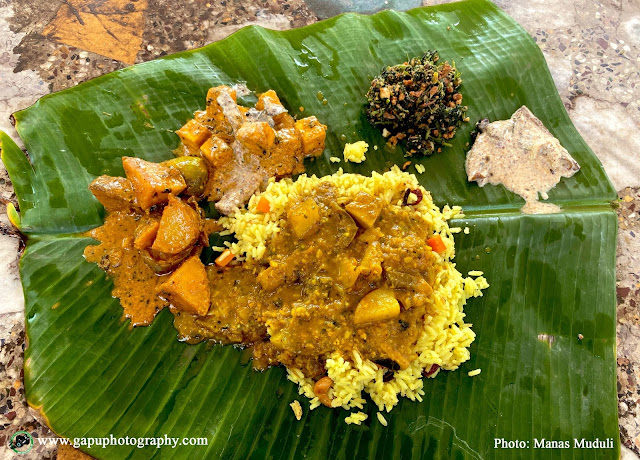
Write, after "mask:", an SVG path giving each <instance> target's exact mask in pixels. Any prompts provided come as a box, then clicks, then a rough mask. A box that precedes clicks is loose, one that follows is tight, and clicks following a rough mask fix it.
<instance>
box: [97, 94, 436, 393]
mask: <svg viewBox="0 0 640 460" xmlns="http://www.w3.org/2000/svg"><path fill="white" fill-rule="evenodd" d="M207 105H208V106H207V111H206V112H203V113H199V114H198V113H197V114H196V117H195V118H194V120H190V121H189V122H188V123H187V124H186V125H185V126H184V127H183V128H181V129H180V130H179V131H178V134H179V135H180V136H181V138H182V144H181V147H180V149H179V152H178V153H180V156H178V157H177V158H174V159H172V160H168V161H166V162H164V163H150V162H147V161H144V160H142V159H138V158H129V157H124V158H123V167H124V171H125V174H126V178H122V177H108V176H101V177H99V178H97V179H96V180H95V181H93V182H92V183H91V185H90V189H91V191H92V192H93V193H94V195H95V196H96V198H97V199H98V200H99V201H100V202H101V203H102V204H103V205H104V206H105V208H106V209H107V211H108V216H107V219H106V222H105V224H104V225H103V226H102V227H100V228H97V229H94V230H92V231H90V232H89V235H90V236H92V237H94V238H96V239H97V240H99V241H100V244H99V245H97V246H88V247H87V248H86V250H85V257H86V259H87V260H88V261H91V262H96V263H97V264H98V265H99V266H100V267H101V268H102V269H103V270H105V271H107V272H108V273H109V274H110V275H111V277H112V278H113V280H114V286H115V287H114V290H113V295H114V296H116V297H118V298H119V299H120V301H121V303H122V306H123V308H124V312H125V315H126V316H127V317H128V318H130V319H131V320H132V323H133V324H134V325H146V324H149V323H150V322H151V321H152V320H153V318H154V316H155V315H156V314H157V312H158V311H160V310H161V309H162V308H164V307H167V306H169V307H170V309H171V311H172V313H173V314H174V325H175V327H176V329H177V330H178V333H179V336H180V338H181V340H184V341H187V342H189V343H196V342H199V341H202V340H213V341H217V342H221V343H226V344H229V343H233V344H239V345H242V346H245V347H251V349H252V353H253V358H254V367H255V368H256V369H266V368H268V367H269V366H273V365H278V364H284V365H286V366H287V367H289V368H297V369H300V370H302V371H303V373H304V374H305V375H306V376H308V377H310V378H313V379H316V380H318V385H320V386H323V385H325V384H326V383H327V381H326V380H323V379H322V377H323V376H324V375H326V370H325V367H324V366H325V361H326V358H327V357H328V356H329V355H330V354H331V353H332V352H335V351H338V352H340V353H341V354H342V355H345V356H346V355H347V354H348V353H349V352H350V351H352V350H358V352H359V353H360V354H361V355H362V356H363V358H368V359H371V360H372V361H374V362H375V363H377V364H378V365H379V366H381V367H384V368H385V369H388V370H389V372H393V371H397V370H400V369H406V368H407V367H408V366H409V365H410V363H411V362H412V361H413V360H415V359H416V356H417V355H416V351H415V344H416V342H417V340H418V338H419V335H420V333H421V331H422V330H423V326H424V321H425V317H427V316H428V315H429V311H430V309H431V308H433V290H432V287H431V286H432V285H434V282H435V277H436V276H437V274H438V270H441V268H439V267H440V264H438V263H437V259H438V256H437V253H438V252H442V251H443V250H444V246H443V244H442V241H441V240H437V238H433V233H434V230H433V228H432V226H431V224H430V223H429V222H427V220H426V219H425V218H424V217H423V216H422V215H421V214H420V213H417V212H415V211H414V210H413V209H412V204H416V203H417V202H419V200H420V199H421V198H422V194H421V193H420V192H419V190H418V191H416V193H417V195H416V194H415V193H411V191H410V190H406V192H404V191H402V192H398V193H400V194H399V195H398V196H395V197H393V199H392V200H391V201H389V199H388V197H387V200H386V201H385V200H383V199H382V198H381V197H377V196H373V195H371V194H369V193H366V192H364V191H361V192H359V193H357V194H356V195H355V196H351V197H349V198H347V197H344V196H340V195H339V193H338V190H337V188H336V187H335V185H332V184H331V183H329V182H321V183H319V184H318V185H316V186H314V187H313V188H312V189H311V190H306V191H305V193H304V196H298V197H296V198H291V199H290V201H289V202H288V204H287V205H286V209H285V212H284V214H283V215H282V218H281V221H280V224H279V225H280V232H279V233H278V234H277V235H276V236H275V237H273V239H272V240H271V241H269V242H268V244H267V250H266V253H265V255H264V256H263V257H262V258H261V259H259V260H249V261H246V262H244V263H240V262H239V261H238V259H234V254H232V253H231V252H230V250H226V251H224V252H223V253H222V254H221V255H220V256H219V257H218V259H216V263H215V264H212V265H208V266H205V265H204V264H203V262H202V261H201V258H200V255H201V252H202V249H203V248H204V247H205V246H207V245H208V241H209V235H210V233H212V232H214V231H217V230H220V229H221V227H220V226H219V225H218V223H217V222H216V221H215V220H213V219H208V218H206V217H205V215H204V212H203V210H202V208H201V206H200V204H199V203H201V202H202V200H203V199H211V200H213V201H216V202H217V205H216V206H217V207H218V209H220V207H219V206H218V205H220V203H223V202H225V200H226V204H225V205H224V206H223V209H222V211H224V210H227V209H226V206H227V205H230V204H233V206H235V207H236V208H237V207H238V206H241V205H244V203H245V202H246V201H247V200H248V198H249V197H250V196H251V195H252V194H253V193H254V192H255V191H256V190H257V189H258V188H260V187H261V186H262V185H263V183H264V178H265V177H268V176H270V175H273V176H281V175H289V174H292V173H294V172H300V171H301V170H302V158H304V157H305V156H307V155H310V154H315V153H316V152H317V151H318V150H319V151H321V150H322V148H323V146H324V127H323V125H320V124H319V123H318V122H317V120H315V118H313V117H310V118H306V119H303V120H299V121H297V122H295V121H294V120H293V118H291V117H290V116H289V115H288V114H287V113H286V111H284V108H283V107H282V106H281V104H280V103H279V101H278V99H277V96H276V95H275V93H274V92H272V91H270V92H267V93H265V94H263V95H261V96H260V99H259V102H258V104H257V106H256V108H255V109H245V108H240V106H238V105H236V104H235V95H234V93H233V91H232V90H231V89H229V88H227V87H218V88H212V90H210V91H209V95H208V99H207ZM211 107H213V108H212V109H211V110H210V108H211ZM264 120H267V121H264ZM268 120H271V121H268ZM283 131H284V132H283ZM243 136H246V137H243ZM249 139H251V140H249ZM238 154H240V156H238ZM255 162H257V163H255ZM258 163H259V164H260V165H261V166H260V167H259V168H257V169H256V168H254V167H253V166H252V167H248V166H247V165H248V164H253V165H254V166H255V165H256V164H258ZM258 171H260V174H259V176H260V177H259V180H257V181H254V179H255V178H256V177H255V174H256V173H257V172H258ZM247 178H249V179H250V180H249V181H248V182H247V181H244V180H245V179H247ZM243 181H244V182H243ZM248 184H250V185H248ZM393 203H397V204H393ZM256 208H257V210H258V212H263V213H267V212H269V203H268V201H266V200H259V201H258V202H257V206H256ZM229 209H231V208H229ZM325 379H326V377H325ZM323 382H324V383H323ZM329 385H330V382H329ZM325 386H326V385H325ZM324 399H325V400H326V398H324ZM325 403H327V401H325Z"/></svg>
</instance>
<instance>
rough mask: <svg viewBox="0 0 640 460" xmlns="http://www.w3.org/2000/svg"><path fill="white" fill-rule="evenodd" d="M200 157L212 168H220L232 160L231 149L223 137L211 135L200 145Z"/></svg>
mask: <svg viewBox="0 0 640 460" xmlns="http://www.w3.org/2000/svg"><path fill="white" fill-rule="evenodd" d="M200 152H201V154H202V157H203V158H204V159H205V160H207V161H208V162H209V164H210V165H211V166H213V167H214V168H221V167H224V166H225V165H227V164H229V163H230V162H231V161H233V150H232V149H231V147H229V144H227V143H226V142H225V141H224V140H223V139H221V138H220V137H218V136H211V137H210V138H209V139H208V140H207V142H205V143H204V144H202V147H200Z"/></svg>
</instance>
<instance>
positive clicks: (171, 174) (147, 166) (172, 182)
mask: <svg viewBox="0 0 640 460" xmlns="http://www.w3.org/2000/svg"><path fill="white" fill-rule="evenodd" d="M122 166H124V172H125V174H126V175H127V178H128V179H129V180H130V181H131V185H132V186H133V191H134V192H135V196H136V201H137V202H138V206H140V207H141V208H142V209H149V208H150V207H151V206H153V205H155V204H159V203H164V202H165V201H167V199H168V197H169V195H178V194H179V193H180V192H182V191H183V190H184V189H185V188H187V184H186V183H185V181H184V178H183V177H182V175H180V172H178V171H177V170H176V169H172V168H169V167H167V166H164V165H161V164H158V163H151V162H149V161H145V160H142V159H140V158H132V157H122Z"/></svg>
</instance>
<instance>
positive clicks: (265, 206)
mask: <svg viewBox="0 0 640 460" xmlns="http://www.w3.org/2000/svg"><path fill="white" fill-rule="evenodd" d="M270 209H271V206H270V205H269V200H267V199H266V198H265V197H263V196H261V197H260V200H259V201H258V205H257V206H256V210H257V211H260V212H264V213H265V214H266V213H268V212H269V210H270Z"/></svg>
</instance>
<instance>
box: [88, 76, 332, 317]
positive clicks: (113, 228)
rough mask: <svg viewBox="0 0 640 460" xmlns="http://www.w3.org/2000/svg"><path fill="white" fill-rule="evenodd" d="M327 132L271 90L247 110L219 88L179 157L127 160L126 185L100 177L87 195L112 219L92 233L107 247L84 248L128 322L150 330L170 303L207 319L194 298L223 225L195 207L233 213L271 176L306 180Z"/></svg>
mask: <svg viewBox="0 0 640 460" xmlns="http://www.w3.org/2000/svg"><path fill="white" fill-rule="evenodd" d="M325 131H326V126H324V125H322V124H320V123H319V122H318V120H317V119H316V118H315V117H307V118H303V119H301V120H297V121H296V120H294V118H293V117H292V116H290V115H289V114H288V113H287V110H286V109H285V108H284V106H283V105H282V103H281V102H280V100H279V98H278V96H277V94H276V93H275V92H274V91H272V90H269V91H267V92H265V93H263V94H261V95H260V96H259V98H258V102H257V104H256V107H254V108H247V107H242V106H239V105H238V104H237V103H236V91H235V89H233V88H230V87H228V86H218V87H215V88H211V89H210V90H209V92H208V94H207V107H206V110H204V111H199V112H196V113H195V116H194V118H193V119H191V120H189V121H187V123H186V124H185V125H184V126H183V127H182V128H180V129H179V130H178V131H177V134H178V136H179V137H180V140H181V143H180V146H179V148H178V149H177V150H176V152H175V153H176V154H177V155H178V156H177V157H176V158H173V159H171V160H168V161H165V162H163V163H151V162H148V161H145V160H142V159H139V158H131V157H123V159H122V166H123V169H124V172H125V174H126V178H124V177H110V176H100V177H98V178H97V179H95V180H94V181H93V182H92V183H91V184H90V185H89V188H90V190H91V192H92V193H93V194H94V196H95V197H96V198H97V199H98V201H100V203H102V205H103V206H104V207H105V209H106V210H107V211H108V213H109V215H108V217H107V219H106V222H105V225H104V226H102V227H100V228H97V229H94V230H92V231H90V232H89V235H90V236H92V237H94V238H96V239H97V240H99V241H100V242H101V244H100V245H98V246H90V247H88V248H86V250H85V257H86V258H87V260H88V261H91V262H96V263H97V264H98V265H99V266H100V267H101V268H102V269H103V270H105V271H107V272H108V273H109V274H110V275H111V276H112V277H113V278H114V283H115V288H114V291H113V295H114V296H116V297H118V298H119V299H120V301H121V304H122V306H123V308H124V312H125V316H126V317H128V318H130V319H131V320H132V323H133V324H134V325H146V324H149V323H150V322H151V321H152V320H153V318H154V316H155V315H156V313H157V312H158V311H160V310H161V309H162V308H164V307H165V306H167V305H169V304H171V305H174V306H175V307H176V308H179V309H181V310H182V311H186V312H191V313H194V314H201V315H202V314H205V313H206V312H207V311H208V309H209V301H208V300H203V299H202V298H201V296H200V295H199V294H198V295H196V293H197V292H198V291H200V290H202V292H204V293H205V294H206V293H208V285H207V282H206V277H207V275H206V272H205V268H204V265H203V264H202V262H200V259H199V255H200V253H201V251H202V248H203V247H204V246H207V245H208V241H209V234H210V233H211V232H212V231H213V230H215V229H219V227H218V225H217V224H216V223H215V221H213V220H211V219H205V218H204V213H203V211H202V208H201V207H200V205H199V202H200V201H201V200H209V201H216V202H217V203H216V207H217V208H218V209H219V210H220V211H221V212H223V213H230V212H233V211H234V210H235V209H237V208H238V207H240V206H243V205H244V204H245V202H246V201H247V200H248V199H249V197H250V196H251V195H252V194H253V193H254V192H256V191H257V190H259V189H260V188H261V187H262V186H263V185H264V184H265V182H266V181H267V179H268V178H269V177H272V176H277V177H286V176H289V175H291V174H294V173H300V172H302V171H303V170H304V166H303V160H304V158H306V157H310V156H317V155H319V154H320V153H322V151H323V150H324V139H325ZM221 204H222V205H221ZM230 259H231V258H229V260H230ZM205 297H207V296H205Z"/></svg>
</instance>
